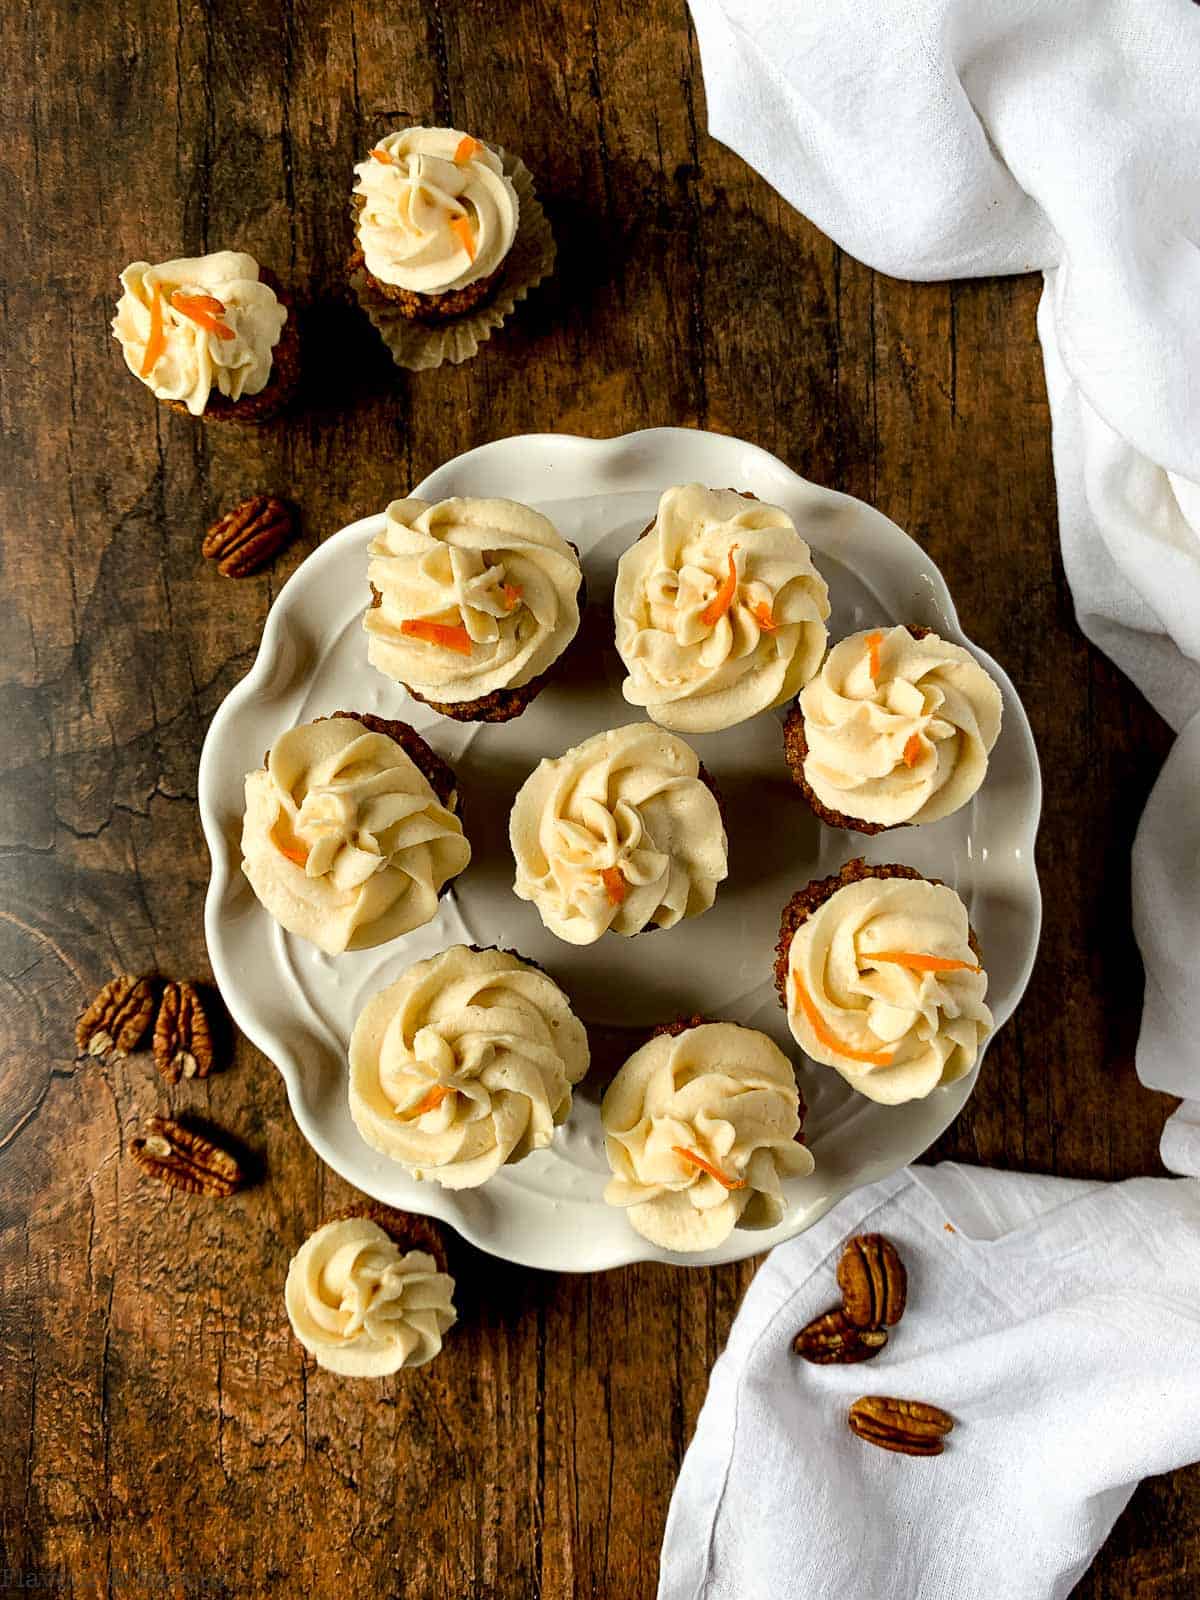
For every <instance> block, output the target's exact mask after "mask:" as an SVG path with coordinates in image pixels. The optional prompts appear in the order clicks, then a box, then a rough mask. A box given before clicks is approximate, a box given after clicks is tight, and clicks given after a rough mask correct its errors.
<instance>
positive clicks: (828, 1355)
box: [792, 1307, 888, 1366]
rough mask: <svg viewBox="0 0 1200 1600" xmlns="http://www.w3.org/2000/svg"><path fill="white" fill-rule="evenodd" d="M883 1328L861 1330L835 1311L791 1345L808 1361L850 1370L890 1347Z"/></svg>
mask: <svg viewBox="0 0 1200 1600" xmlns="http://www.w3.org/2000/svg"><path fill="white" fill-rule="evenodd" d="M887 1338H888V1336H887V1330H886V1329H884V1328H858V1327H856V1326H855V1325H854V1323H853V1322H851V1321H850V1319H849V1318H848V1317H847V1316H846V1313H845V1312H844V1311H842V1310H841V1309H840V1307H836V1308H835V1309H834V1310H832V1311H826V1312H825V1313H824V1314H823V1315H822V1316H819V1317H814V1318H813V1320H812V1321H811V1322H810V1323H809V1324H808V1326H807V1327H806V1328H801V1330H800V1332H799V1333H798V1334H797V1335H796V1337H795V1339H794V1340H793V1341H792V1348H793V1349H794V1350H795V1352H796V1354H797V1355H800V1356H803V1357H804V1359H805V1360H806V1361H814V1362H816V1363H817V1364H818V1365H820V1366H834V1365H837V1366H849V1365H850V1364H851V1363H852V1362H855V1361H870V1359H871V1357H872V1356H877V1355H878V1354H879V1352H880V1351H881V1350H882V1349H883V1347H884V1345H885V1344H886V1343H887Z"/></svg>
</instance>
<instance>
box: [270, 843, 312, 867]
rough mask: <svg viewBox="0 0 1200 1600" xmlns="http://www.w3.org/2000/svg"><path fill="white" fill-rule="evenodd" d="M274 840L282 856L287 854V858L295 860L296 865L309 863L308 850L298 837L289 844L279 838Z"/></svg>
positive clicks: (301, 865) (303, 865)
mask: <svg viewBox="0 0 1200 1600" xmlns="http://www.w3.org/2000/svg"><path fill="white" fill-rule="evenodd" d="M272 842H273V843H274V845H275V848H276V849H277V850H278V851H279V854H280V855H281V856H286V857H287V859H288V860H289V861H291V862H293V863H294V864H295V865H296V866H298V867H306V866H307V865H308V851H307V850H306V849H305V847H304V846H303V845H302V844H301V843H300V841H299V840H298V839H293V840H291V841H290V842H289V843H287V844H284V843H282V841H280V840H279V839H273V841H272Z"/></svg>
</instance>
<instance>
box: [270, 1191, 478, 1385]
mask: <svg viewBox="0 0 1200 1600" xmlns="http://www.w3.org/2000/svg"><path fill="white" fill-rule="evenodd" d="M453 1295H454V1279H453V1278H452V1277H450V1276H449V1274H448V1273H445V1272H439V1271H438V1269H437V1263H436V1262H435V1261H434V1259H433V1257H432V1256H431V1255H427V1254H426V1253H425V1251H423V1250H410V1251H409V1252H408V1253H407V1254H406V1255H405V1254H402V1253H401V1251H400V1249H399V1247H398V1246H397V1245H396V1244H395V1243H394V1242H393V1240H392V1239H391V1238H389V1236H388V1235H387V1234H386V1233H385V1232H384V1231H383V1229H382V1228H381V1227H380V1226H379V1224H378V1223H377V1222H372V1221H371V1220H370V1219H369V1218H368V1217H346V1218H343V1219H342V1220H341V1221H339V1222H327V1223H326V1224H325V1226H324V1227H322V1228H318V1229H317V1231H316V1232H315V1233H314V1234H311V1235H310V1236H309V1238H307V1239H306V1240H305V1241H304V1243H303V1244H302V1245H301V1246H300V1249H299V1250H298V1251H297V1252H296V1254H295V1255H294V1256H293V1257H292V1263H291V1265H290V1266H289V1268H288V1275H287V1284H286V1287H285V1289H284V1301H285V1304H286V1305H287V1314H288V1320H289V1322H290V1323H291V1325H292V1332H293V1333H294V1334H295V1335H296V1337H297V1339H299V1341H300V1343H301V1344H302V1345H303V1346H304V1348H305V1349H306V1350H307V1351H309V1352H310V1353H311V1354H312V1355H314V1356H315V1357H316V1359H317V1365H318V1366H321V1367H327V1368H328V1369H329V1371H330V1372H340V1373H341V1374H343V1376H345V1377H349V1378H382V1377H384V1376H386V1375H387V1374H388V1373H389V1372H398V1371H399V1370H400V1368H401V1367H420V1366H424V1364H425V1363H426V1362H427V1361H432V1360H433V1358H434V1356H436V1355H437V1353H438V1351H439V1350H440V1349H441V1348H442V1335H443V1334H444V1333H445V1332H446V1330H447V1329H448V1328H450V1327H452V1326H453V1324H454V1323H455V1322H456V1321H457V1320H458V1314H457V1312H456V1311H455V1309H454V1301H453Z"/></svg>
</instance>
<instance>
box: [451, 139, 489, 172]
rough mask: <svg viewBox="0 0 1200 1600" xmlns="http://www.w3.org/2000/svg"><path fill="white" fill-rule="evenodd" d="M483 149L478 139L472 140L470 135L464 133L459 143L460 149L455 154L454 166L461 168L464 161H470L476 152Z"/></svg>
mask: <svg viewBox="0 0 1200 1600" xmlns="http://www.w3.org/2000/svg"><path fill="white" fill-rule="evenodd" d="M482 149H483V146H482V145H481V144H480V142H479V140H478V139H472V137H471V135H470V134H469V133H464V134H463V136H462V138H461V139H460V140H459V141H458V148H457V149H456V150H455V152H454V165H455V166H456V167H461V166H462V164H463V162H464V161H470V159H471V157H472V156H473V155H474V154H475V153H476V151H479V150H482Z"/></svg>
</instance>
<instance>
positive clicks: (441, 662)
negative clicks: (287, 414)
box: [363, 496, 586, 722]
mask: <svg viewBox="0 0 1200 1600" xmlns="http://www.w3.org/2000/svg"><path fill="white" fill-rule="evenodd" d="M367 578H368V582H369V584H370V590H371V603H370V605H369V606H368V607H367V609H366V612H365V613H364V616H363V628H364V629H365V631H366V634H367V659H368V660H369V661H370V662H371V665H372V666H374V667H376V668H378V670H379V671H380V672H382V673H383V674H384V676H385V677H387V678H391V679H392V680H393V681H395V682H397V683H399V684H401V685H402V686H403V687H404V688H405V689H407V690H408V692H409V693H410V694H411V695H412V696H413V697H414V698H415V699H417V700H420V701H423V702H424V703H425V704H426V705H429V706H431V707H432V708H433V709H434V710H435V711H437V712H440V713H441V715H442V716H446V717H452V718H454V719H455V720H456V721H459V722H507V721H509V720H510V719H511V718H513V717H517V716H520V714H521V712H522V711H524V710H525V708H526V707H527V706H528V705H529V703H530V702H531V701H532V700H533V699H534V698H535V696H536V695H537V694H539V693H540V691H541V690H542V689H543V688H544V687H545V685H546V683H547V682H548V681H549V679H550V677H551V675H552V673H553V671H554V669H555V667H556V666H557V664H558V662H559V660H560V658H561V657H562V656H563V654H564V652H565V651H566V650H567V647H568V646H569V645H570V644H571V642H572V641H573V640H574V638H575V636H576V634H577V633H578V632H579V618H580V611H581V609H582V607H583V605H584V604H585V602H586V588H585V585H584V580H583V569H582V567H581V566H580V562H579V553H578V551H577V550H576V549H575V547H574V546H573V545H571V544H569V543H568V542H567V541H566V540H565V539H564V538H563V537H562V535H561V534H560V533H559V532H558V530H557V529H556V528H555V527H554V524H553V523H552V522H550V520H549V519H548V518H547V517H544V516H542V514H541V513H540V512H538V511H534V510H532V509H531V508H530V507H529V506H524V505H521V504H520V503H519V502H518V501H516V500H501V499H480V498H475V497H469V496H456V497H454V498H452V499H449V500H440V501H437V502H436V503H433V504H431V503H430V502H428V501H425V500H413V499H409V500H393V501H392V503H391V505H390V506H389V507H388V508H387V512H386V516H385V522H384V527H383V531H382V532H381V533H378V534H376V536H375V537H374V538H373V539H372V540H371V543H370V546H369V547H368V561H367Z"/></svg>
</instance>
